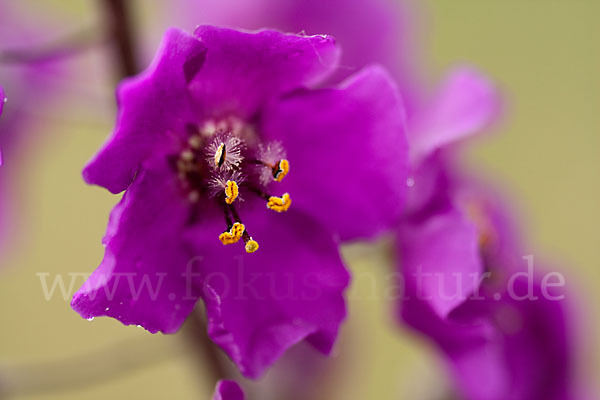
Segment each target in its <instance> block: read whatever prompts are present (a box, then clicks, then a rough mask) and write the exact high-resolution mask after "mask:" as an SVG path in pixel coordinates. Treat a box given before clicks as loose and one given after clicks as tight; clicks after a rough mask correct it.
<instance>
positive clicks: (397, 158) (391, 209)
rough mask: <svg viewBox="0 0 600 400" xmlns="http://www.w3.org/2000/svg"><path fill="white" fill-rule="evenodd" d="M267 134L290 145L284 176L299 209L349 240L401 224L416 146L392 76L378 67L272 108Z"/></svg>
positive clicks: (266, 115) (267, 117)
mask: <svg viewBox="0 0 600 400" xmlns="http://www.w3.org/2000/svg"><path fill="white" fill-rule="evenodd" d="M263 118H264V121H263V126H262V129H261V132H262V133H263V134H264V136H265V137H267V138H269V139H271V140H280V141H282V142H283V145H284V147H285V149H286V150H287V152H288V159H289V160H290V163H291V170H290V173H289V175H288V176H286V178H285V179H284V181H283V186H284V187H285V188H286V190H285V191H288V192H290V194H291V195H292V197H293V199H294V207H298V208H302V209H303V210H305V211H306V212H310V213H311V215H314V216H316V217H318V218H319V220H320V221H321V222H322V223H323V224H325V225H326V226H327V227H328V228H329V229H331V230H333V231H334V232H336V233H338V234H339V235H340V236H341V238H342V239H344V240H346V239H354V238H359V237H370V236H373V235H375V234H377V233H379V232H381V231H383V230H384V229H386V228H388V227H389V226H391V225H392V224H393V223H395V222H396V221H395V218H396V217H397V216H398V215H399V214H400V212H401V210H402V206H403V203H404V197H405V194H406V184H405V182H406V178H407V175H408V166H407V164H408V160H407V158H408V150H407V144H406V138H405V136H404V135H405V132H404V129H405V124H404V113H403V107H402V104H401V100H400V98H399V96H398V94H397V91H396V88H395V86H394V84H393V83H392V82H391V80H390V78H389V76H388V74H387V73H386V72H385V71H384V70H383V69H381V68H380V67H370V68H367V69H365V70H363V71H362V72H360V73H359V74H357V75H355V76H354V77H353V78H351V79H350V80H348V81H346V82H345V83H344V84H343V85H342V86H341V87H340V88H337V89H327V90H319V91H310V92H302V93H298V94H296V95H292V96H288V97H286V98H284V99H282V100H280V101H278V102H276V103H274V104H272V105H271V107H269V109H268V110H267V111H266V112H265V113H264V115H263Z"/></svg>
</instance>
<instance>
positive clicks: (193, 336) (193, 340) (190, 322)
mask: <svg viewBox="0 0 600 400" xmlns="http://www.w3.org/2000/svg"><path fill="white" fill-rule="evenodd" d="M183 332H184V334H185V336H186V338H187V340H188V342H189V344H190V345H191V346H192V347H193V348H194V350H195V353H196V354H199V355H200V357H198V363H199V364H200V368H201V370H203V371H206V370H207V369H208V371H209V372H210V375H211V376H210V380H211V383H212V384H213V387H214V384H216V383H217V381H219V380H221V379H227V378H231V377H232V376H231V374H230V372H229V368H228V367H227V364H226V363H227V362H228V361H227V360H226V359H225V358H224V355H223V353H221V351H220V350H219V349H218V348H217V346H216V345H215V344H214V343H213V342H212V341H211V340H210V338H209V337H208V335H207V333H206V323H205V319H204V316H203V315H201V313H200V310H199V309H198V308H196V309H195V310H194V311H193V312H192V313H191V314H190V315H189V317H188V319H187V321H186V323H185V326H184V328H183Z"/></svg>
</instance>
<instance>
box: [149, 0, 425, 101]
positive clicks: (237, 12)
mask: <svg viewBox="0 0 600 400" xmlns="http://www.w3.org/2000/svg"><path fill="white" fill-rule="evenodd" d="M404 3H406V2H396V1H389V0H328V1H320V0H206V1H198V0H180V1H179V2H177V4H179V6H177V7H174V6H172V3H170V5H169V6H168V7H165V9H164V10H163V12H162V13H161V14H160V15H161V18H162V19H163V21H164V22H166V23H168V24H170V25H172V24H173V23H176V24H177V25H180V26H183V27H188V28H190V29H192V28H193V27H195V26H196V25H197V24H198V22H199V21H200V22H202V23H206V24H212V25H225V26H229V27H235V28H243V29H260V28H263V27H269V28H273V29H278V30H281V31H284V32H302V33H305V34H318V33H321V32H327V33H329V34H331V35H333V36H334V37H335V38H336V39H337V40H338V41H339V43H341V44H342V45H343V54H342V59H341V62H340V68H338V69H337V70H336V71H335V72H334V74H333V76H332V78H333V79H330V81H333V82H335V81H337V80H338V79H343V78H345V77H347V76H349V75H351V74H353V73H354V72H356V71H358V70H359V69H361V68H363V67H364V66H366V65H369V64H371V63H381V64H383V65H384V66H385V67H386V68H387V69H388V70H389V71H391V73H392V75H393V76H394V78H395V79H396V81H398V82H399V83H400V86H401V87H402V88H403V90H402V94H403V96H404V95H406V91H407V90H408V87H409V86H412V85H413V83H414V82H413V81H414V80H413V79H412V78H414V70H413V63H412V60H413V59H414V57H411V56H410V55H411V54H412V49H411V45H412V44H413V43H412V40H411V39H412V35H411V29H410V28H411V27H412V26H411V25H412V24H411V21H412V20H413V13H412V12H410V11H411V10H409V8H411V7H409V6H408V5H407V4H404ZM159 22H160V21H159ZM400 55H401V56H400ZM403 78H407V79H403ZM409 78H410V79H409Z"/></svg>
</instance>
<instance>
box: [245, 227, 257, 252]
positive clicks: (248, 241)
mask: <svg viewBox="0 0 600 400" xmlns="http://www.w3.org/2000/svg"><path fill="white" fill-rule="evenodd" d="M242 237H243V238H244V243H245V246H244V247H245V249H246V253H254V252H255V251H256V250H258V247H259V246H258V242H257V241H256V240H254V239H252V236H250V234H249V233H248V232H246V231H244V234H243V235H242Z"/></svg>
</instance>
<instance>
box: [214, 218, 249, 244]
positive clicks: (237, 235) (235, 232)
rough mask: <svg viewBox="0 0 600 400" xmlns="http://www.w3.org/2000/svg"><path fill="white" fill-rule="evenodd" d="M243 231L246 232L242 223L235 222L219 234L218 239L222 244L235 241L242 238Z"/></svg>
mask: <svg viewBox="0 0 600 400" xmlns="http://www.w3.org/2000/svg"><path fill="white" fill-rule="evenodd" d="M244 232H246V227H245V226H244V224H242V223H239V222H236V223H234V224H233V225H232V226H231V228H230V229H229V230H228V231H225V232H223V233H221V234H220V235H219V240H220V241H221V243H223V244H224V245H228V244H233V243H237V242H238V241H239V240H240V239H241V238H242V236H243V234H244Z"/></svg>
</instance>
